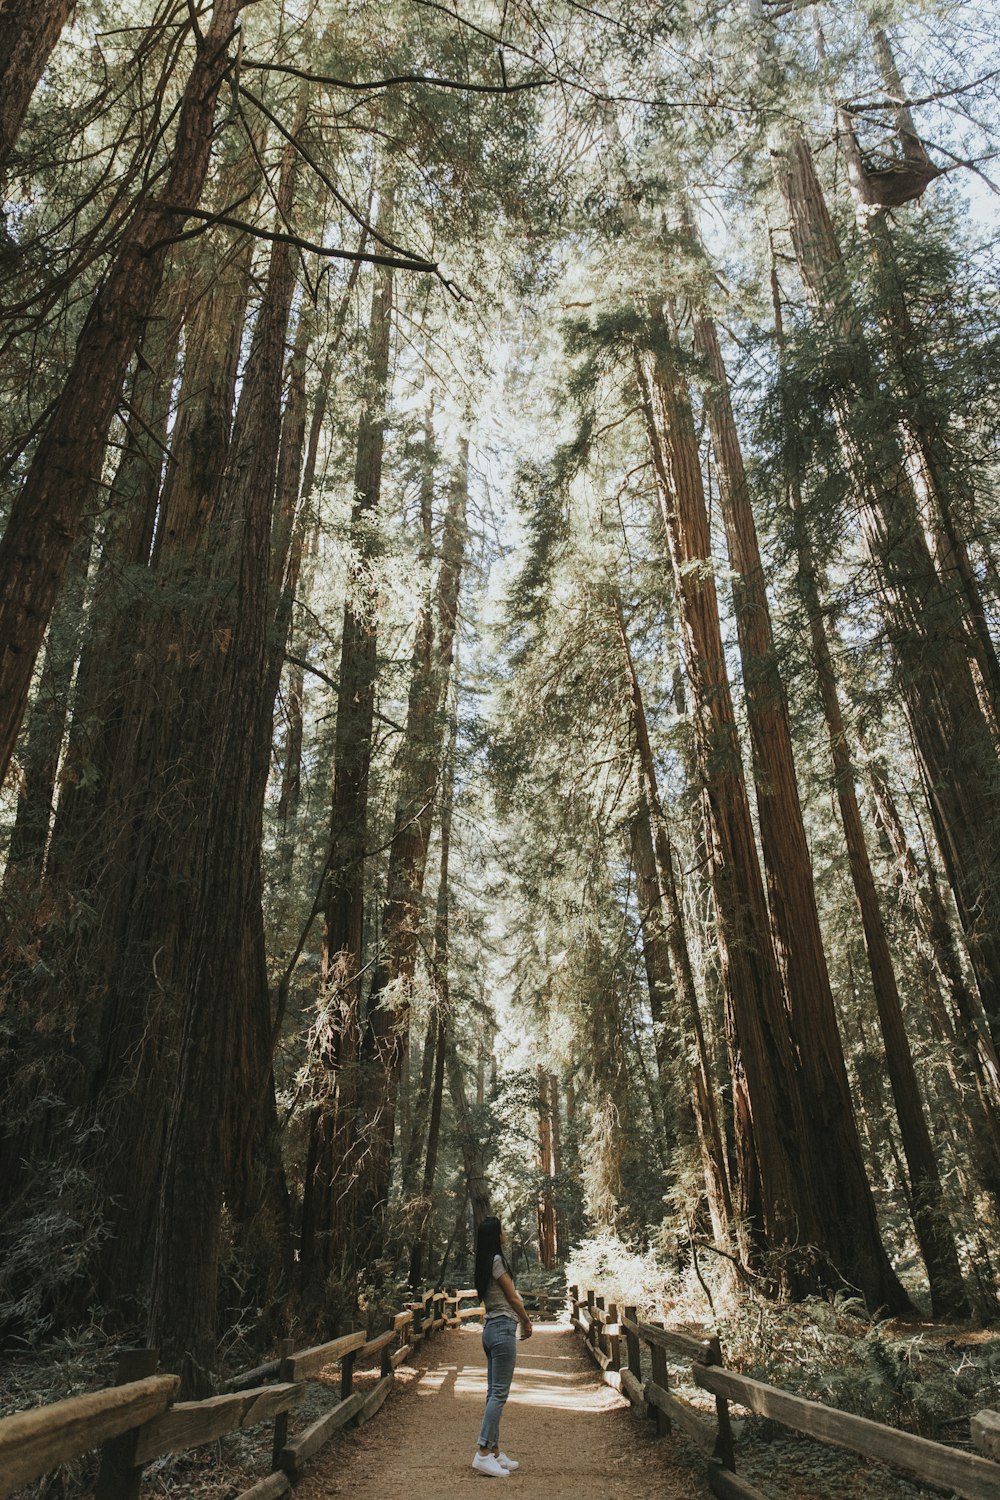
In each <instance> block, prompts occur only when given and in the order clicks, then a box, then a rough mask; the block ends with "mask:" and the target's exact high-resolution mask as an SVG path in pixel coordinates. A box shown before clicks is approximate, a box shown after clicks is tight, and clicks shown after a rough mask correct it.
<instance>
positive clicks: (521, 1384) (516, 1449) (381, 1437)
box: [295, 1323, 709, 1500]
mask: <svg viewBox="0 0 1000 1500" xmlns="http://www.w3.org/2000/svg"><path fill="white" fill-rule="evenodd" d="M517 1348H518V1354H517V1369H516V1370H515V1372H514V1383H513V1386H512V1387H511V1393H510V1398H509V1399H508V1402H507V1407H506V1411H505V1413H504V1420H503V1427H502V1433H501V1441H502V1445H503V1447H504V1449H505V1451H506V1452H507V1453H509V1454H510V1455H511V1457H512V1458H517V1459H519V1460H520V1463H521V1467H520V1469H518V1471H517V1472H516V1473H515V1474H512V1475H510V1477H509V1478H508V1479H489V1478H487V1477H486V1476H484V1475H479V1474H475V1473H473V1471H472V1469H471V1468H470V1464H471V1462H472V1455H473V1453H474V1452H475V1445H476V1435H477V1433H478V1431H479V1423H480V1419H481V1417H482V1412H483V1403H484V1401H485V1399H486V1365H485V1357H484V1355H483V1351H482V1345H481V1342H480V1330H479V1329H478V1328H464V1329H462V1330H461V1331H458V1330H456V1331H455V1332H453V1333H441V1334H438V1335H437V1336H436V1337H435V1338H434V1339H433V1340H432V1342H431V1343H430V1344H429V1345H428V1347H427V1349H426V1352H425V1354H424V1355H423V1359H424V1360H426V1366H425V1365H424V1364H423V1363H418V1364H416V1365H414V1366H413V1367H412V1368H410V1369H407V1367H405V1366H403V1367H401V1368H400V1370H399V1371H398V1372H397V1389H395V1390H394V1391H393V1392H392V1394H391V1395H390V1397H389V1400H388V1402H387V1404H386V1405H385V1406H384V1407H383V1408H382V1410H381V1412H380V1413H379V1415H378V1416H377V1417H376V1418H375V1420H374V1421H372V1422H369V1423H368V1424H367V1425H366V1426H364V1427H362V1428H360V1429H358V1430H357V1431H354V1432H348V1433H345V1434H343V1435H342V1436H341V1437H339V1438H337V1439H335V1440H334V1442H333V1443H332V1444H331V1445H330V1447H329V1448H328V1449H327V1450H326V1453H324V1454H323V1455H322V1456H321V1457H319V1458H317V1459H316V1461H315V1463H314V1464H313V1465H311V1466H310V1468H309V1469H308V1470H307V1472H306V1475H305V1477H304V1478H303V1480H302V1481H301V1483H300V1484H299V1485H298V1486H297V1487H296V1491H295V1494H296V1500H325V1497H327V1496H332V1495H343V1496H345V1497H347V1496H350V1497H351V1500H388V1497H391V1500H465V1497H466V1496H469V1497H478V1500H483V1497H484V1495H486V1494H488V1493H489V1492H490V1490H491V1489H496V1488H497V1487H502V1493H504V1494H507V1495H509V1496H510V1497H513V1496H515V1495H516V1496H517V1497H518V1500H562V1497H565V1500H569V1497H570V1496H572V1497H573V1500H702V1497H705V1496H707V1495H708V1493H709V1492H708V1488H707V1486H706V1485H705V1483H704V1480H703V1479H702V1477H701V1474H699V1472H698V1469H697V1467H695V1466H694V1464H696V1463H697V1460H694V1463H692V1454H691V1451H690V1450H688V1449H686V1448H685V1446H684V1445H683V1444H682V1443H675V1442H674V1440H673V1439H671V1438H664V1439H663V1440H662V1441H660V1442H657V1441H656V1437H655V1429H654V1427H653V1424H652V1423H651V1422H645V1421H641V1420H637V1419H636V1418H635V1417H633V1416H632V1414H631V1411H630V1410H629V1407H628V1403H627V1402H626V1401H624V1400H623V1399H622V1398H621V1397H620V1396H618V1395H617V1394H616V1393H615V1392H614V1391H613V1390H611V1389H610V1387H608V1386H606V1385H603V1384H601V1383H599V1382H598V1380H597V1378H596V1372H595V1370H594V1367H593V1365H592V1364H591V1363H590V1361H589V1360H588V1359H587V1356H586V1354H585V1353H584V1352H583V1350H582V1349H581V1348H580V1345H579V1341H578V1340H577V1338H576V1337H575V1335H574V1334H573V1332H572V1330H571V1329H569V1328H566V1327H562V1326H559V1325H557V1324H552V1323H549V1324H540V1325H539V1324H536V1326H535V1333H534V1336H533V1337H532V1338H531V1340H530V1341H529V1342H527V1343H524V1344H518V1346H517ZM703 1472H704V1470H703V1469H702V1473H703Z"/></svg>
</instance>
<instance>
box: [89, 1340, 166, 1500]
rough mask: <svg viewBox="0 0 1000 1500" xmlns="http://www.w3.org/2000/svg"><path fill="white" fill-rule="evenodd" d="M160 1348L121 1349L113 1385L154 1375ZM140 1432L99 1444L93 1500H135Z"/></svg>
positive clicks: (138, 1481)
mask: <svg viewBox="0 0 1000 1500" xmlns="http://www.w3.org/2000/svg"><path fill="white" fill-rule="evenodd" d="M159 1359H160V1351H159V1349H123V1350H122V1351H121V1353H120V1354H119V1356H118V1369H117V1370H116V1371H115V1385H128V1384H129V1382H130V1381H133V1380H145V1379H146V1378H147V1376H149V1375H155V1374H156V1366H157V1364H158V1363H159ZM138 1435H139V1429H138V1428H137V1427H136V1428H133V1429H132V1431H131V1432H123V1433H122V1434H121V1436H120V1437H114V1438H109V1439H108V1441H107V1442H106V1443H102V1444H101V1467H100V1469H99V1471H98V1475H97V1485H96V1487H95V1489H94V1500H138V1495H139V1486H140V1484H141V1483H142V1469H143V1466H142V1464H137V1463H136V1462H135V1445H136V1439H137V1437H138Z"/></svg>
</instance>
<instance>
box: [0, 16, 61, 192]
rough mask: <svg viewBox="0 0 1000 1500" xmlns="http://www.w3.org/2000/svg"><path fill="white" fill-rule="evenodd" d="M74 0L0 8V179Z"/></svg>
mask: <svg viewBox="0 0 1000 1500" xmlns="http://www.w3.org/2000/svg"><path fill="white" fill-rule="evenodd" d="M75 5H76V0H32V3H31V4H30V5H24V4H18V3H17V0H8V3H7V4H6V5H4V6H3V7H2V8H0V182H2V180H3V177H4V173H5V171H6V168H7V164H8V162H9V160H10V155H11V152H12V151H13V149H14V146H15V144H16V142H17V138H18V136H19V135H20V133H21V126H22V125H23V123H24V117H25V115H26V114H27V113H28V106H29V104H30V103H31V99H32V95H33V94H34V92H35V89H36V88H37V87H38V84H39V82H40V80H41V77H42V74H43V73H44V72H45V65H46V63H47V62H48V60H49V58H50V57H51V55H52V52H53V49H54V48H55V45H56V43H57V42H58V40H59V38H60V36H61V35H62V30H63V27H64V26H65V25H66V22H67V21H68V20H69V17H70V16H71V15H72V13H73V9H74V7H75Z"/></svg>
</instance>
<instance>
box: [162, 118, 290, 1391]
mask: <svg viewBox="0 0 1000 1500" xmlns="http://www.w3.org/2000/svg"><path fill="white" fill-rule="evenodd" d="M297 161H298V158H297V157H296V155H295V154H294V152H293V151H292V150H291V148H288V149H287V150H286V154H285V160H284V163H283V168H282V176H281V183H280V186H279V192H278V206H279V215H282V216H283V217H284V218H285V219H287V216H288V214H289V212H290V209H291V205H292V197H293V192H294V182H295V169H296V166H297ZM294 287H295V262H294V260H293V257H292V254H291V252H290V250H289V248H288V247H287V246H285V245H279V244H275V245H274V247H273V250H272V253H271V260H270V268H269V272H268V279H267V290H266V294H265V297H264V301H263V304H262V306H261V309H260V312H259V314H258V317H257V322H256V325H255V328H254V335H253V341H252V344H251V349H250V354H249V356H248V359H247V366H246V369H245V371H244V376H243V386H242V390H241V394H240V401H239V406H238V409H237V413H236V420H235V423H234V429H233V443H232V449H231V458H230V462H229V464H228V466H227V472H226V478H225V484H224V487H223V494H222V500H221V504H220V506H219V514H218V522H219V526H218V530H217V538H218V544H219V551H218V553H217V554H216V558H215V559H213V562H212V564H211V565H210V572H211V577H212V579H213V581H215V583H216V586H217V588H218V589H219V594H218V599H217V604H216V608H215V610H214V611H213V614H214V616H215V617H214V619H213V620H212V621H211V626H212V628H211V635H210V637H209V638H208V639H207V640H206V641H205V643H204V650H205V652H206V655H207V654H209V653H211V654H212V656H213V657H214V660H213V661H212V666H213V667H214V669H215V670H214V671H212V672H211V674H205V677H204V679H203V682H204V687H205V688H206V689H207V688H209V687H210V686H211V687H212V689H213V691H212V700H211V710H212V711H211V714H210V716H209V717H208V719H207V734H206V743H205V751H206V756H205V767H206V775H205V791H206V793H207V794H208V795H207V801H206V808H207V816H206V818H205V821H204V824H203V828H202V831H201V839H200V848H199V851H198V852H199V858H198V860H197V862H196V863H194V864H193V866H192V869H193V873H194V881H193V888H192V890H191V893H190V894H191V898H192V907H191V919H190V927H189V929H188V930H187V931H186V932H185V933H184V934H183V935H182V938H181V942H180V943H179V944H178V953H177V959H178V960H179V962H177V963H176V967H175V973H174V975H173V976H171V977H173V978H175V979H176V980H181V981H182V983H181V984H180V985H178V991H179V993H181V994H183V995H184V996H185V998H186V1002H187V1003H186V1007H185V1012H184V1017H183V1033H182V1038H181V1046H180V1056H179V1063H178V1071H177V1080H176V1084H175V1087H174V1093H173V1099H172V1102H171V1114H170V1122H169V1129H168V1134H167V1140H166V1149H165V1155H164V1163H163V1170H162V1176H161V1192H160V1204H159V1214H158V1219H157V1233H156V1249H155V1256H154V1264H153V1283H152V1291H151V1299H150V1301H151V1312H150V1336H151V1342H152V1343H154V1344H156V1345H157V1346H158V1347H159V1348H160V1349H161V1351H162V1358H163V1359H164V1362H165V1363H167V1365H168V1367H174V1368H178V1369H179V1370H180V1372H181V1376H182V1381H183V1384H184V1387H185V1388H186V1389H187V1390H188V1391H189V1392H192V1393H199V1394H200V1393H203V1392H204V1391H205V1390H206V1389H207V1387H208V1386H209V1384H210V1375H209V1372H210V1371H211V1370H212V1369H213V1367H214V1363H215V1353H216V1350H215V1341H216V1313H217V1302H218V1274H219V1255H220V1249H221V1231H222V1203H223V1194H224V1190H225V1174H226V1160H227V1151H228V1144H229V1143H228V1141H227V1138H226V1134H227V1128H228V1130H229V1131H232V1128H233V1109H234V1105H235V1104H236V1103H237V1102H238V1100H239V1094H240V1089H241V1085H242V1086H243V1088H242V1092H243V1097H244V1098H245V1097H246V1092H247V1083H248V1081H247V1080H246V1079H240V1078H238V1076H237V1074H236V1068H235V1064H236V1063H237V1060H238V1058H239V1048H240V1039H241V1037H242V1036H243V1035H244V1034H246V1033H250V1032H259V1031H260V1022H261V1019H262V1018H261V1016H260V1013H259V1010H260V1004H261V1001H260V998H259V997H260V995H261V992H262V993H263V996H264V1000H263V1004H264V1006H265V1007H266V1003H267V1002H266V996H267V981H266V974H264V973H263V972H261V968H262V964H263V945H262V944H261V945H260V946H259V948H258V950H257V952H256V955H255V957H256V960H257V968H258V976H257V981H256V989H257V997H258V999H257V1005H256V1007H255V1009H254V1011H253V1013H252V1014H249V1015H248V1014H247V1009H248V1007H249V1006H250V1005H251V1004H252V1003H253V1000H252V997H250V998H247V997H245V996H244V995H243V993H242V991H241V981H242V980H243V979H244V978H245V975H246V954H245V949H244V944H243V942H242V941H241V937H240V935H241V934H243V933H245V931H246V928H247V924H248V922H255V921H257V920H259V911H260V884H259V859H260V846H261V824H262V818H263V805H264V790H265V782H266V776H267V757H266V756H262V755H261V753H260V745H259V743H258V736H257V735H255V734H253V733H248V732H247V726H248V725H249V726H251V728H252V727H253V726H255V725H260V724H261V723H262V722H263V721H264V720H265V717H266V715H267V714H268V713H269V711H270V707H271V703H272V702H273V692H272V693H271V696H270V698H268V696H267V688H268V673H267V667H268V655H269V641H268V626H269V615H270V609H269V602H270V597H271V596H270V592H269V582H270V577H271V548H270V539H271V533H272V524H273V514H274V502H275V482H276V475H277V467H278V456H279V445H280V436H281V398H282V371H283V365H284V349H285V339H286V335H287V328H288V321H289V315H290V311H291V305H292V295H293V292H294ZM213 647H214V651H213ZM210 677H211V678H214V679H215V681H214V683H210ZM263 1020H264V1022H265V1029H266V1030H267V1031H268V1032H269V1026H267V1025H266V1023H267V1022H269V1016H267V1015H266V1013H265V1016H264V1017H263ZM268 1041H269V1036H268ZM261 1066H262V1067H263V1068H265V1069H266V1070H267V1072H266V1073H265V1078H266V1077H267V1076H268V1075H269V1069H270V1056H269V1053H268V1055H267V1057H266V1058H265V1059H263V1060H261ZM261 1082H263V1080H260V1079H258V1078H252V1079H250V1080H249V1087H250V1089H255V1088H256V1089H258V1094H257V1097H258V1099H259V1100H260V1099H261V1098H262V1091H260V1083H261Z"/></svg>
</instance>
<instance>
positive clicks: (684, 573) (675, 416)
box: [636, 311, 909, 1310]
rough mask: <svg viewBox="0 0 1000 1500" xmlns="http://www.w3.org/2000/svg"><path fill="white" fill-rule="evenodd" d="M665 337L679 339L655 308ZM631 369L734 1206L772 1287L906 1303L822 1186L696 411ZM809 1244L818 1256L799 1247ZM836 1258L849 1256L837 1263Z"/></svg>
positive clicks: (664, 365) (665, 370) (664, 370)
mask: <svg viewBox="0 0 1000 1500" xmlns="http://www.w3.org/2000/svg"><path fill="white" fill-rule="evenodd" d="M653 319H654V322H655V323H657V324H658V325H659V326H658V330H657V331H658V333H659V334H660V336H661V337H662V338H663V340H664V341H665V342H669V343H671V344H674V345H676V336H675V334H674V333H673V331H672V330H671V329H670V328H669V327H668V322H667V320H666V319H664V318H663V317H662V315H659V314H658V313H656V312H655V311H654V313H653ZM636 366H637V375H638V379H639V388H640V393H641V398H642V406H643V412H644V415H645V420H646V429H647V435H648V438H649V443H650V451H651V454H652V458H653V465H654V470H655V472H656V477H657V485H658V490H659V494H660V500H661V504H662V508H663V515H664V522H665V526H666V530H667V536H668V539H669V543H670V552H671V560H672V563H673V572H674V586H675V591H676V596H677V602H678V610H679V615H680V622H681V630H682V638H683V641H684V648H685V653H684V654H685V662H686V666H687V671H688V676H689V679H690V682H691V689H692V697H693V708H694V716H695V735H696V745H697V750H698V757H699V765H700V769H701V774H702V777H703V780H704V787H705V799H706V805H707V809H708V826H709V828H710V832H711V863H712V883H713V890H714V894H715V901H716V910H717V918H718V929H719V946H720V952H721V955H722V965H723V976H724V980H725V986H726V1029H727V1041H728V1045H729V1052H730V1072H731V1075H732V1081H733V1102H734V1127H735V1133H736V1153H737V1167H738V1177H737V1182H736V1184H735V1185H734V1187H735V1191H734V1207H735V1209H736V1214H737V1223H738V1224H739V1225H744V1224H745V1225H749V1226H750V1238H748V1236H747V1233H746V1231H745V1230H740V1231H738V1232H740V1235H741V1250H742V1253H743V1255H744V1257H745V1258H749V1259H752V1260H754V1261H757V1262H758V1263H760V1261H761V1256H762V1254H765V1253H767V1252H777V1257H778V1261H779V1268H778V1270H777V1271H776V1273H772V1274H774V1278H775V1284H776V1286H777V1289H779V1290H781V1291H782V1292H785V1293H788V1294H791V1295H799V1294H801V1293H803V1292H806V1291H809V1290H811V1289H815V1288H816V1287H819V1286H823V1285H834V1284H837V1282H838V1280H839V1278H840V1276H841V1275H846V1276H848V1277H849V1279H850V1280H851V1282H852V1284H853V1285H857V1286H859V1287H860V1289H861V1290H862V1292H863V1294H864V1296H865V1297H866V1299H868V1300H869V1301H870V1302H871V1303H872V1305H874V1306H880V1305H888V1306H891V1307H893V1308H897V1309H900V1310H902V1309H903V1308H906V1307H908V1306H909V1302H908V1299H907V1297H906V1294H905V1293H904V1292H903V1290H902V1287H901V1286H900V1285H899V1282H898V1281H897V1279H896V1277H895V1276H894V1274H893V1272H892V1269H891V1267H890V1266H889V1263H888V1260H887V1259H886V1257H885V1252H884V1250H883V1248H882V1245H881V1241H880V1240H879V1239H878V1237H877V1234H876V1235H875V1237H874V1241H873V1239H872V1236H871V1234H870V1232H869V1230H870V1226H869V1225H867V1224H865V1223H862V1224H860V1225H858V1226H857V1229H858V1231H859V1233H858V1243H857V1244H856V1245H854V1246H851V1245H847V1246H844V1245H843V1240H842V1236H840V1235H838V1236H837V1237H836V1240H835V1242H834V1243H833V1244H831V1243H830V1240H829V1235H828V1228H827V1225H826V1223H825V1222H824V1216H823V1215H822V1213H821V1211H820V1208H819V1205H818V1203H817V1195H818V1193H819V1192H820V1191H821V1189H820V1178H821V1177H822V1178H824V1179H825V1178H826V1177H827V1176H828V1175H829V1173H830V1172H831V1171H838V1172H839V1171H840V1170H841V1158H842V1157H843V1155H844V1154H845V1151H846V1150H847V1149H848V1148H847V1147H845V1145H844V1143H843V1142H842V1141H841V1140H839V1139H836V1138H834V1139H831V1140H828V1141H827V1142H826V1143H825V1147H826V1157H825V1159H824V1158H822V1157H820V1156H819V1155H818V1154H816V1153H815V1151H814V1138H813V1135H812V1132H811V1130H810V1128H809V1122H808V1111H807V1106H806V1103H805V1100H804V1097H803V1093H802V1085H803V1080H802V1079H801V1077H800V1076H799V1074H798V1073H797V1070H796V1060H795V1056H794V1051H793V1045H792V1040H791V1037H790V1035H789V1030H788V1017H787V1014H786V1011H785V1005H784V998H783V994H782V987H781V980H780V975H779V971H778V967H777V963H776V961H775V957H774V951H773V948H772V946H771V936H770V927H769V921H768V913H767V905H766V900H765V895H764V888H763V883H762V881H761V875H760V866H759V864H758V862H757V851H756V848H755V845H754V837H753V828H752V824H751V819H750V807H749V802H748V799H747V792H746V786H745V783H744V780H743V769H742V763H741V760H740V749H739V742H738V739H737V735H736V726H735V719H734V715H733V706H732V699H731V696H730V690H729V683H728V678H727V675H726V669H725V659H724V653H723V647H722V637H721V631H720V626H719V614H718V602H717V598H716V591H715V582H714V578H713V577H712V575H711V571H710V566H711V544H710V539H709V530H708V515H707V509H706V506H705V496H704V489H703V483H702V475H701V466H700V461H699V454H698V444H697V437H696V434H695V429H694V418H693V414H692V411H691V407H690V402H689V398H688V395H687V391H686V390H685V389H684V386H683V383H682V380H681V378H680V376H679V374H678V372H677V370H676V368H675V367H674V365H673V364H672V362H668V360H667V359H665V358H663V357H661V356H658V355H657V354H655V353H653V352H652V351H647V350H642V351H637V356H636ZM805 1243H807V1244H810V1245H812V1246H813V1247H815V1253H816V1254H817V1255H818V1263H811V1264H810V1263H808V1262H807V1259H806V1257H805V1256H803V1255H802V1254H801V1253H799V1254H797V1253H796V1251H795V1247H796V1246H797V1245H801V1244H805ZM842 1252H843V1253H844V1254H845V1255H846V1256H847V1263H846V1264H843V1265H838V1262H837V1258H836V1257H837V1255H838V1254H840V1253H842Z"/></svg>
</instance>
